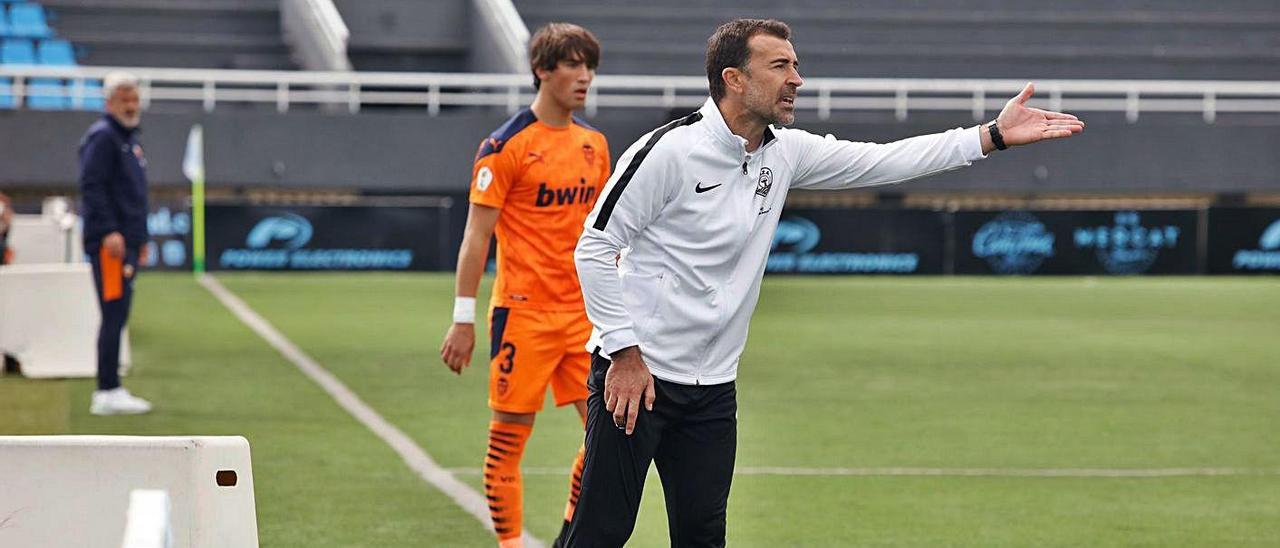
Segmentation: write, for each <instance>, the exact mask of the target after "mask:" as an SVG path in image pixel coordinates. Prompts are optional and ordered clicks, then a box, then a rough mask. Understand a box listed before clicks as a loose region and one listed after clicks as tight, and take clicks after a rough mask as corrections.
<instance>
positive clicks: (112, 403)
mask: <svg viewBox="0 0 1280 548" xmlns="http://www.w3.org/2000/svg"><path fill="white" fill-rule="evenodd" d="M150 411H151V402H148V401H147V400H144V399H142V398H139V397H137V396H134V395H133V394H130V393H129V391H128V390H125V389H124V387H123V386H121V387H118V388H114V389H112V390H95V391H94V392H93V404H91V405H90V406H89V412H90V413H93V414H94V415H138V414H142V413H147V412H150Z"/></svg>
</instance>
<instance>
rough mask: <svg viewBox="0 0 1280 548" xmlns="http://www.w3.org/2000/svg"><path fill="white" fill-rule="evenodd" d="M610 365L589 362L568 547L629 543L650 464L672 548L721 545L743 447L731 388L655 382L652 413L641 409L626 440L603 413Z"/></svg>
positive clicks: (597, 358)
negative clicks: (582, 456)
mask: <svg viewBox="0 0 1280 548" xmlns="http://www.w3.org/2000/svg"><path fill="white" fill-rule="evenodd" d="M609 364H610V362H609V361H608V360H605V359H604V358H601V357H600V356H598V355H596V356H593V357H592V360H591V375H590V377H589V379H588V382H587V384H588V386H589V388H590V389H591V394H590V396H589V397H588V398H587V442H586V447H587V453H586V460H585V463H584V467H583V471H582V493H581V496H580V498H579V499H578V508H577V510H576V511H575V512H574V514H573V522H572V523H571V524H570V526H569V529H568V536H567V538H565V539H561V540H564V541H565V542H564V543H563V545H564V546H572V547H575V548H585V547H590V548H598V547H608V548H612V547H618V546H622V545H623V544H625V543H626V542H627V539H628V538H630V537H631V531H632V529H633V528H634V527H635V523H636V513H637V512H638V511H639V509H640V495H641V493H642V491H643V490H644V480H645V477H646V476H647V475H648V472H649V463H650V462H653V463H655V464H656V465H657V467H658V476H659V477H660V478H661V479H662V490H663V492H664V494H665V495H666V503H667V525H668V527H669V530H670V534H671V546H673V547H680V548H683V547H694V546H699V547H700V546H724V544H725V538H724V537H725V534H724V532H725V512H726V509H727V506H728V502H729V484H730V482H732V480H733V461H734V455H735V452H736V450H737V443H738V418H737V413H738V402H737V391H736V389H735V387H734V383H732V382H730V383H726V384H717V385H711V386H688V385H681V384H675V383H670V382H666V381H663V380H658V379H654V381H655V384H656V386H655V392H656V395H657V398H656V399H655V401H654V404H653V411H652V412H650V411H645V410H644V409H643V408H642V409H641V410H640V415H639V417H638V418H637V420H636V428H635V432H634V433H632V435H630V436H628V435H626V432H625V431H624V430H622V429H620V428H618V427H617V426H615V425H614V423H613V414H612V413H610V412H608V411H607V410H605V408H604V377H605V373H606V372H607V371H608V367H609Z"/></svg>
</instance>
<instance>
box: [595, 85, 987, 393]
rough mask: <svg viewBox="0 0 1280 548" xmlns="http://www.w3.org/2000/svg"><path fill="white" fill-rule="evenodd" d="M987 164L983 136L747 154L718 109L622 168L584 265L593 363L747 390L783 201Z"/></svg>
mask: <svg viewBox="0 0 1280 548" xmlns="http://www.w3.org/2000/svg"><path fill="white" fill-rule="evenodd" d="M981 158H984V156H983V154H982V145H981V140H980V137H979V134H978V129H976V128H971V129H959V128H957V129H953V130H950V131H947V132H944V133H937V134H933V135H923V136H919V137H913V138H910V139H903V140H901V141H897V142H893V143H888V144H875V143H855V142H851V141H841V140H837V139H836V138H834V137H832V136H830V135H827V136H826V137H821V136H818V135H814V134H812V133H809V132H807V131H803V130H798V129H786V128H770V129H767V130H765V137H764V144H763V145H761V146H760V147H759V148H757V149H756V150H755V151H754V152H750V153H749V152H747V151H746V140H745V139H743V138H741V137H739V136H737V135H734V134H733V133H732V132H730V131H729V127H728V126H727V125H726V124H725V122H724V118H723V116H721V114H720V110H719V109H718V108H717V107H716V105H715V103H714V102H712V101H711V100H710V99H708V100H707V102H706V103H705V104H704V105H703V106H702V108H701V109H699V110H698V112H695V113H693V114H691V115H689V116H688V117H685V118H682V119H679V120H676V121H674V122H671V123H669V124H667V125H665V126H662V127H660V128H658V129H655V130H653V131H652V132H649V133H648V134H646V135H645V136H643V137H641V138H640V140H638V141H636V142H635V144H632V145H631V147H630V148H628V149H627V151H626V152H624V153H623V154H622V156H621V157H620V158H619V159H618V164H617V167H616V169H614V171H613V176H612V177H610V179H609V182H608V184H607V185H606V186H605V188H604V193H603V194H602V195H601V197H600V199H599V200H597V202H596V205H595V208H594V209H593V210H592V212H591V215H590V216H588V217H587V220H586V223H585V226H584V230H583V232H582V238H581V239H580V240H579V241H578V247H577V249H576V251H575V253H574V260H575V262H576V263H577V267H578V277H579V278H580V280H581V283H582V295H583V298H584V300H585V301H586V306H587V316H588V317H589V318H590V319H591V323H592V325H593V326H594V330H593V331H592V334H591V340H590V341H589V342H588V343H587V350H588V351H596V350H599V351H600V353H601V354H602V355H603V356H604V357H606V358H608V357H609V355H610V354H612V353H614V352H617V351H618V350H621V349H624V348H627V347H630V346H635V345H639V347H640V353H641V355H642V356H643V357H644V361H645V363H646V364H647V365H648V366H649V371H650V372H651V373H652V374H653V376H655V377H657V378H659V379H663V380H665V381H669V382H674V383H679V384H720V383H726V382H730V381H732V380H734V379H735V378H737V374H738V357H739V356H740V355H741V354H742V349H743V347H744V346H745V345H746V341H747V328H748V325H749V324H750V322H751V313H752V311H754V310H755V306H756V301H757V299H758V298H759V296H760V279H761V277H762V276H763V275H764V269H765V262H766V260H767V259H768V256H769V250H770V247H771V245H772V243H773V233H774V230H775V229H776V228H777V226H778V219H779V218H780V214H781V213H782V205H783V203H784V202H785V201H786V198H787V191H789V190H791V189H792V188H807V189H846V188H854V187H863V186H871V185H883V184H891V183H898V182H902V181H906V180H908V179H914V178H917V177H923V176H925V175H931V174H934V173H940V172H943V171H949V170H952V169H956V168H959V167H962V166H967V165H969V164H971V163H972V162H973V161H974V160H977V159H981Z"/></svg>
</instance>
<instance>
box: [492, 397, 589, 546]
mask: <svg viewBox="0 0 1280 548" xmlns="http://www.w3.org/2000/svg"><path fill="white" fill-rule="evenodd" d="M532 430H533V427H532V426H529V425H524V424H511V423H505V422H497V421H490V422H489V452H488V454H486V455H485V457H484V494H485V498H487V499H489V515H490V516H491V517H492V518H493V530H494V532H495V533H497V534H498V541H499V545H500V546H502V547H504V548H508V547H516V546H520V545H521V541H520V532H521V528H522V525H523V521H524V480H523V479H522V478H521V477H520V458H521V457H522V456H523V455H524V445H525V442H527V441H528V440H529V433H530V432H531V431H532ZM574 500H577V497H574Z"/></svg>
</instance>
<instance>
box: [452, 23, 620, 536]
mask: <svg viewBox="0 0 1280 548" xmlns="http://www.w3.org/2000/svg"><path fill="white" fill-rule="evenodd" d="M529 56H530V65H531V68H532V70H533V76H534V80H533V85H534V87H535V88H536V89H537V90H538V93H537V96H536V97H535V98H534V100H533V104H532V105H531V106H530V107H529V108H526V109H524V110H521V111H520V112H518V113H516V115H515V116H513V117H512V118H511V119H510V120H507V122H506V123H505V124H503V125H502V126H501V127H499V128H498V129H497V131H494V132H493V133H492V134H491V135H490V136H489V137H488V138H487V139H485V140H484V141H483V142H482V143H481V144H480V150H479V152H477V153H476V159H475V167H474V170H473V177H472V182H471V207H470V210H469V211H468V213H467V226H466V231H465V232H464V233H463V238H462V249H461V250H460V251H459V253H458V273H457V283H456V288H455V291H456V293H455V295H456V301H455V304H454V312H453V326H452V327H450V328H449V332H448V333H447V334H446V335H445V338H444V344H443V346H442V347H441V349H440V357H441V358H442V359H443V360H444V362H445V364H447V365H448V366H449V369H452V370H453V371H454V372H455V373H459V374H461V373H462V369H463V368H464V367H466V366H467V365H468V364H469V363H470V361H471V353H472V350H473V348H474V347H475V297H476V290H477V288H478V286H479V285H480V277H481V275H482V274H483V272H484V268H485V263H486V261H487V258H488V254H489V240H490V238H491V236H492V235H494V234H496V235H497V237H498V276H497V279H496V281H495V282H494V287H493V297H492V298H491V299H490V309H489V340H490V351H489V357H490V359H491V361H490V363H489V407H490V408H491V409H493V417H492V419H491V421H490V423H489V447H488V451H487V453H486V455H485V459H484V490H485V496H486V497H487V498H488V500H489V511H490V514H491V516H492V517H493V527H494V531H495V532H496V533H497V535H498V540H499V546H502V547H503V548H509V547H513V546H521V543H522V540H521V529H522V526H523V523H522V522H523V508H522V505H523V501H522V498H523V480H522V478H521V475H520V459H521V456H522V455H523V453H524V447H525V442H526V441H527V440H528V439H529V434H530V432H531V430H532V428H533V422H534V417H535V415H536V413H537V412H538V411H539V410H541V409H542V402H543V400H544V399H545V397H546V390H547V385H550V386H551V390H552V392H554V394H555V402H556V405H557V406H564V405H569V404H573V406H574V407H575V408H576V409H577V411H578V414H579V415H580V416H581V417H582V419H583V420H584V421H585V420H586V402H585V400H586V398H587V385H586V377H587V370H588V368H589V366H590V361H591V357H590V355H589V354H587V352H586V351H585V345H586V342H587V338H588V336H589V335H590V333H591V324H590V322H589V321H588V320H587V315H586V311H585V310H584V306H583V303H582V293H581V288H580V287H579V285H578V275H577V272H576V270H575V269H574V264H573V249H574V246H575V245H577V242H578V236H579V235H580V234H581V233H582V223H583V220H584V219H586V217H587V214H588V213H589V212H590V211H591V207H592V206H593V205H594V204H595V201H596V198H597V197H598V196H599V195H600V191H601V189H602V188H603V187H604V183H605V181H606V180H608V178H609V147H608V144H607V143H606V142H605V138H604V135H603V134H601V133H600V132H599V131H597V130H595V129H594V128H592V127H591V126H588V125H587V124H585V123H584V122H582V121H581V120H579V119H577V118H575V117H574V116H573V112H574V111H575V110H577V109H580V108H582V106H583V105H584V103H585V102H586V98H587V89H588V88H589V87H590V86H591V81H592V79H593V78H594V77H595V70H596V67H597V66H598V65H599V63H600V44H599V42H597V41H596V38H595V36H594V35H592V34H591V32H590V31H588V30H586V29H584V28H582V27H579V26H577V25H571V24H567V23H550V24H548V25H546V26H545V27H543V28H542V29H540V30H538V32H537V33H535V34H534V36H533V38H532V40H531V43H530V53H529ZM582 459H583V450H582V449H581V448H579V450H578V456H577V458H576V459H575V460H574V463H573V469H572V470H573V472H572V478H571V481H570V487H569V489H570V491H569V502H568V503H567V504H566V505H565V512H564V520H565V526H566V527H567V525H568V523H569V520H570V519H571V518H572V517H573V513H574V508H575V506H576V505H577V500H578V485H579V481H580V477H581V473H582Z"/></svg>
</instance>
